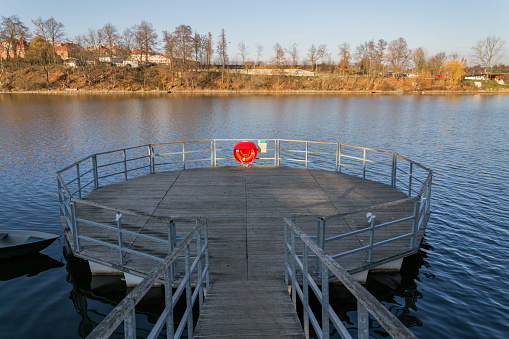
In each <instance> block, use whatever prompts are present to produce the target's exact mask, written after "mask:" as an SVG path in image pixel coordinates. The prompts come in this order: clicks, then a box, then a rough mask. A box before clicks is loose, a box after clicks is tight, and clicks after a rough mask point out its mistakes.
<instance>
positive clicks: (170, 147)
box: [57, 139, 431, 199]
mask: <svg viewBox="0 0 509 339" xmlns="http://www.w3.org/2000/svg"><path fill="white" fill-rule="evenodd" d="M243 140H247V141H252V142H255V143H258V144H259V145H263V149H262V150H261V152H260V153H259V157H258V159H257V160H256V162H255V164H256V165H262V166H291V167H302V168H309V169H321V170H331V171H337V172H343V173H347V174H351V175H355V176H358V177H362V178H366V179H370V180H375V181H378V182H381V183H386V184H389V185H391V186H393V187H397V188H398V189H400V190H401V191H402V192H404V193H406V195H407V196H408V197H411V196H415V195H418V194H419V192H420V191H421V189H422V186H423V185H425V183H426V181H427V180H428V179H429V177H430V176H431V170H429V169H427V168H426V167H424V166H422V165H420V164H418V163H416V162H414V161H412V160H410V159H407V158H405V157H403V156H401V155H399V154H397V153H394V152H386V151H380V150H375V149H371V148H366V147H358V146H351V145H346V144H341V143H332V142H316V141H302V140H289V139H243ZM238 141H241V140H239V139H206V140H195V141H182V142H169V143H157V144H147V145H141V146H136V147H129V148H124V149H119V150H115V151H109V152H102V153H96V154H93V155H90V156H88V157H86V158H83V159H81V160H79V161H77V162H75V163H74V164H72V165H69V166H67V167H66V168H64V169H62V170H60V171H58V172H57V177H58V180H59V182H60V184H61V187H64V188H65V189H66V191H67V192H66V193H67V195H69V196H71V197H73V198H80V199H81V198H82V197H83V196H85V195H86V194H87V193H89V192H90V191H91V190H93V189H95V188H98V187H101V186H104V185H108V184H111V183H114V182H118V181H122V180H128V179H130V178H134V177H138V176H141V175H145V174H150V173H156V172H163V171H168V170H179V169H186V168H196V167H208V166H232V165H238V163H237V162H236V161H235V160H234V158H233V155H232V149H233V146H234V145H235V143H236V142H238Z"/></svg>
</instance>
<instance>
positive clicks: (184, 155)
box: [182, 142, 186, 169]
mask: <svg viewBox="0 0 509 339" xmlns="http://www.w3.org/2000/svg"><path fill="white" fill-rule="evenodd" d="M182 165H184V169H186V143H185V142H183V143H182Z"/></svg>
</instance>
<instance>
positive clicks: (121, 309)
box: [87, 221, 208, 339]
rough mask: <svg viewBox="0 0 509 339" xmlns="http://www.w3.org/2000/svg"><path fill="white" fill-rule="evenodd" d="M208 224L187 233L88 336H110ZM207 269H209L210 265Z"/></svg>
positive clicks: (94, 338) (94, 337)
mask: <svg viewBox="0 0 509 339" xmlns="http://www.w3.org/2000/svg"><path fill="white" fill-rule="evenodd" d="M206 225H207V223H206V222H205V221H203V222H202V223H201V224H200V225H198V226H196V227H195V228H194V229H193V230H192V231H191V232H190V233H189V234H188V235H187V237H186V238H185V239H184V240H183V241H182V242H181V243H179V244H178V245H177V247H175V248H174V249H173V250H172V251H171V252H170V253H169V254H168V255H167V256H166V257H165V258H164V259H163V261H162V262H161V263H159V264H158V265H157V266H156V267H154V268H153V269H152V270H151V271H150V272H149V273H148V274H147V276H146V277H145V278H144V279H143V280H142V281H141V282H140V283H139V284H138V285H137V286H136V287H135V288H134V289H133V290H132V291H131V292H130V293H129V294H128V295H127V296H126V297H125V298H124V299H122V301H121V302H120V303H119V304H118V305H117V306H116V307H115V308H114V309H113V310H112V311H111V312H110V313H109V314H108V315H107V316H106V318H104V319H103V320H102V321H101V322H100V323H99V325H97V327H96V328H95V329H94V330H93V331H92V332H91V333H90V334H89V335H88V336H87V338H90V339H92V338H93V339H96V338H109V337H110V335H111V334H112V333H113V332H114V331H115V330H116V328H117V327H118V326H119V325H120V324H121V323H122V322H123V321H124V319H126V318H127V317H128V316H130V314H131V312H132V311H133V310H134V308H135V307H136V305H137V304H138V302H140V300H141V299H142V298H143V297H144V296H145V294H146V293H147V292H148V291H149V290H150V289H151V288H152V287H153V285H154V283H155V282H156V280H157V279H158V277H159V276H160V275H161V274H163V273H164V271H165V270H167V269H168V268H169V267H170V265H172V264H173V262H175V261H176V260H177V259H178V258H179V255H180V254H181V253H182V251H184V250H185V248H186V247H187V246H188V245H189V244H190V243H191V242H192V241H193V239H194V238H195V237H196V235H197V234H198V233H199V232H201V231H202V230H203V229H204V228H205V227H206ZM205 246H207V245H205ZM205 269H207V270H208V267H206V268H205ZM170 288H171V287H170ZM172 306H173V305H172ZM167 307H168V306H167Z"/></svg>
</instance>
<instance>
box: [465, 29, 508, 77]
mask: <svg viewBox="0 0 509 339" xmlns="http://www.w3.org/2000/svg"><path fill="white" fill-rule="evenodd" d="M504 46H505V41H504V40H502V39H501V38H500V37H496V36H489V37H487V38H485V39H482V40H479V41H477V43H476V44H475V45H474V47H472V51H473V57H474V60H476V61H477V62H478V63H479V64H480V65H481V66H484V67H486V70H487V72H490V71H491V67H493V65H494V64H496V63H497V62H498V61H499V60H500V58H501V57H502V56H503V52H504Z"/></svg>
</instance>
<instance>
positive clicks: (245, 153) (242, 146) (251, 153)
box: [233, 141, 258, 165]
mask: <svg viewBox="0 0 509 339" xmlns="http://www.w3.org/2000/svg"><path fill="white" fill-rule="evenodd" d="M257 156H258V146H256V145H255V144H254V143H252V142H249V141H241V142H238V143H236V144H235V146H234V147H233V157H234V158H235V160H237V161H238V162H240V163H241V164H243V165H247V164H250V163H252V162H253V161H254V159H256V157H257Z"/></svg>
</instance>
